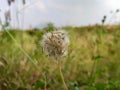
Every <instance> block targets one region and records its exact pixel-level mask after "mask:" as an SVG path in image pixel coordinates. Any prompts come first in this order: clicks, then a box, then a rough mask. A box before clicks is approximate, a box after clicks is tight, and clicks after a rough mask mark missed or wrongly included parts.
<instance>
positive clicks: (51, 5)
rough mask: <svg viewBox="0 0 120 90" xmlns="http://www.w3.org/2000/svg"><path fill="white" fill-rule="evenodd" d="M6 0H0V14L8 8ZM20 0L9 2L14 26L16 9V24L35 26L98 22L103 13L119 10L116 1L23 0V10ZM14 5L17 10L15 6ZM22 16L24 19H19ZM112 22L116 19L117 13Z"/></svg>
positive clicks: (117, 0)
mask: <svg viewBox="0 0 120 90" xmlns="http://www.w3.org/2000/svg"><path fill="white" fill-rule="evenodd" d="M6 1H7V0H0V9H1V12H0V17H1V18H2V20H3V21H4V17H3V13H4V12H5V11H6V10H8V9H9V7H8V4H7V2H6ZM21 1H22V0H18V1H17V2H16V3H15V4H12V5H11V7H10V8H11V12H12V13H11V14H12V21H11V23H12V26H17V21H16V14H15V13H16V11H19V13H18V15H19V23H20V24H19V27H24V28H28V27H30V26H31V27H35V26H37V25H39V24H40V25H43V24H45V23H47V22H53V23H54V24H55V25H56V26H65V25H73V26H82V25H90V24H95V23H100V22H101V19H102V17H103V16H104V15H108V17H111V16H112V15H111V13H110V11H115V10H116V9H120V0H26V5H25V6H24V7H27V8H25V9H24V11H23V10H21V9H22V8H23V5H22V3H21ZM16 7H18V9H17V8H16ZM23 16H24V22H23ZM115 18H117V19H115V20H114V21H117V22H118V21H120V15H119V16H116V17H115Z"/></svg>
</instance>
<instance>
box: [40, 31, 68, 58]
mask: <svg viewBox="0 0 120 90" xmlns="http://www.w3.org/2000/svg"><path fill="white" fill-rule="evenodd" d="M41 46H42V48H43V52H44V53H45V54H46V55H48V56H50V57H53V58H54V59H56V60H58V59H60V58H62V57H64V56H66V55H67V50H68V46H69V38H68V33H67V32H66V31H64V30H57V31H52V32H48V33H46V34H45V35H43V39H42V41H41Z"/></svg>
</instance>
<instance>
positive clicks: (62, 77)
mask: <svg viewBox="0 0 120 90" xmlns="http://www.w3.org/2000/svg"><path fill="white" fill-rule="evenodd" d="M58 69H59V72H60V76H61V79H62V82H63V85H64V87H65V90H68V88H67V85H66V83H65V79H64V76H63V73H62V70H61V62H60V61H58Z"/></svg>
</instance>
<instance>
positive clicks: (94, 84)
mask: <svg viewBox="0 0 120 90" xmlns="http://www.w3.org/2000/svg"><path fill="white" fill-rule="evenodd" d="M64 29H65V30H66V31H67V32H68V34H69V38H70V46H69V53H68V55H67V56H66V57H65V58H64V59H63V60H61V62H62V72H63V75H64V78H65V82H66V84H67V87H68V89H69V90H120V25H115V26H99V25H95V26H87V27H70V26H69V27H64ZM9 33H10V34H11V35H12V36H13V37H14V38H15V40H16V41H14V40H13V39H12V38H11V37H10V36H9V34H8V33H7V32H6V31H5V30H3V31H1V32H0V90H45V89H44V88H45V87H46V90H64V86H63V84H62V81H61V77H60V75H59V71H58V68H57V65H56V62H55V61H54V60H52V59H51V58H49V57H47V56H45V55H44V53H43V52H42V48H41V46H40V44H39V43H40V40H41V39H42V35H43V34H44V33H46V31H45V30H28V31H20V30H9ZM21 48H22V49H21ZM23 49H24V50H23ZM23 51H25V52H23ZM28 55H29V56H28Z"/></svg>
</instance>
